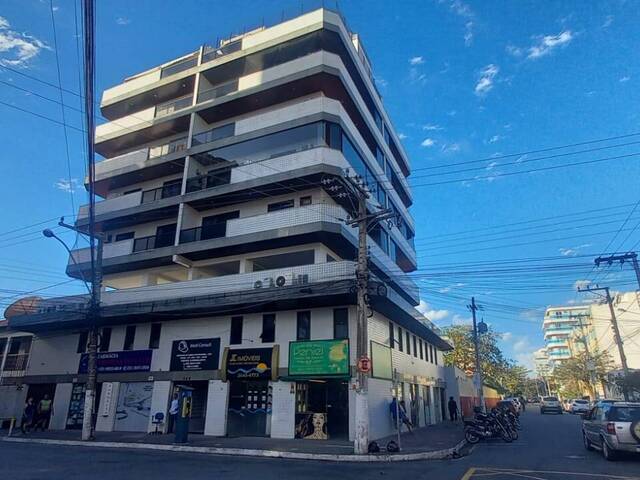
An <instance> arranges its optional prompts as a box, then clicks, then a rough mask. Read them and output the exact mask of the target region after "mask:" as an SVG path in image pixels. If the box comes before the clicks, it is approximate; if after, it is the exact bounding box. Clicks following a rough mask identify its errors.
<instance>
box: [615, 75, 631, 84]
mask: <svg viewBox="0 0 640 480" xmlns="http://www.w3.org/2000/svg"><path fill="white" fill-rule="evenodd" d="M629 80H631V76H629V75H625V76H624V77H620V80H618V81H619V82H620V83H625V82H628V81H629Z"/></svg>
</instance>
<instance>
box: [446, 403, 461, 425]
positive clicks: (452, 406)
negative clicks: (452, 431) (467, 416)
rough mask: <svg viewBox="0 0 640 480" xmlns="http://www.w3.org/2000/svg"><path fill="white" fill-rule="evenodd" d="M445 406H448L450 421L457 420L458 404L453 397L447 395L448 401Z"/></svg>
mask: <svg viewBox="0 0 640 480" xmlns="http://www.w3.org/2000/svg"><path fill="white" fill-rule="evenodd" d="M447 406H448V407H449V418H450V419H451V421H452V422H455V421H456V420H458V404H457V403H456V401H455V400H454V399H453V397H449V403H448V404H447Z"/></svg>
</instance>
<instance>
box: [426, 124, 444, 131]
mask: <svg viewBox="0 0 640 480" xmlns="http://www.w3.org/2000/svg"><path fill="white" fill-rule="evenodd" d="M422 129H423V130H427V131H429V132H437V131H440V130H444V128H443V127H441V126H440V125H437V124H435V123H427V124H426V125H423V126H422Z"/></svg>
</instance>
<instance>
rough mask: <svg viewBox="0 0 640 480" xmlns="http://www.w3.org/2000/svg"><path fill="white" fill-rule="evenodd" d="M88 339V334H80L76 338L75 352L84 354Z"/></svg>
mask: <svg viewBox="0 0 640 480" xmlns="http://www.w3.org/2000/svg"><path fill="white" fill-rule="evenodd" d="M88 339H89V333H88V332H82V333H81V334H80V336H79V337H78V347H77V348H76V352H78V353H84V352H86V351H87V341H88Z"/></svg>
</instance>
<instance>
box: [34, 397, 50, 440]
mask: <svg viewBox="0 0 640 480" xmlns="http://www.w3.org/2000/svg"><path fill="white" fill-rule="evenodd" d="M52 403H53V402H52V401H51V399H50V398H49V395H48V394H46V393H45V394H44V397H42V400H40V401H39V402H38V407H37V409H36V417H37V418H36V425H35V428H34V431H37V430H38V428H40V429H41V430H42V431H43V432H44V431H45V430H48V429H49V421H50V420H51V413H52V411H53V408H52V405H51V404H52Z"/></svg>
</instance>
